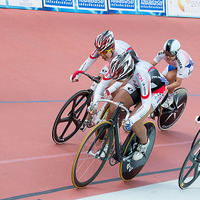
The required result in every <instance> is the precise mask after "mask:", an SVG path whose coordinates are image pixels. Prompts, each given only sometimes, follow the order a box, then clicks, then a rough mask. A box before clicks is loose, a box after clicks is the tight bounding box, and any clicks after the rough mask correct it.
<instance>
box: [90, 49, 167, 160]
mask: <svg viewBox="0 0 200 200" xmlns="http://www.w3.org/2000/svg"><path fill="white" fill-rule="evenodd" d="M112 79H114V80H116V81H124V80H126V79H128V82H127V84H126V85H125V86H124V87H123V88H122V89H121V90H119V92H118V93H117V94H116V96H115V97H114V100H113V101H115V102H123V104H124V106H125V107H127V108H128V109H129V108H130V107H131V106H133V105H136V106H135V109H134V110H133V111H132V113H131V115H130V118H129V119H128V120H127V121H123V123H122V127H123V128H124V130H125V131H127V132H128V131H130V130H131V129H132V130H133V131H134V132H135V134H136V135H137V136H138V137H139V139H140V144H139V145H138V147H137V150H136V152H135V153H134V155H133V159H134V160H140V159H141V158H142V157H143V156H144V155H145V153H146V150H147V147H148V145H149V143H150V141H149V139H148V138H147V131H146V128H145V126H144V124H143V122H144V120H145V119H146V118H147V117H148V115H149V114H150V113H151V112H153V110H154V109H156V107H157V106H158V105H159V103H161V101H162V99H163V98H164V93H165V78H164V76H162V74H161V73H159V72H158V70H157V69H156V68H155V67H153V66H152V65H151V64H150V63H148V62H146V61H143V60H138V61H136V62H134V60H133V59H132V58H131V55H130V54H129V53H128V52H127V53H123V54H121V55H118V56H117V57H115V58H114V59H113V60H112V62H111V64H110V69H109V72H108V73H107V74H106V75H105V76H104V77H103V79H102V81H101V82H100V83H99V84H98V86H97V88H96V90H95V92H94V98H93V102H91V104H90V106H89V107H88V110H89V112H90V113H91V114H94V113H95V112H96V111H97V107H98V100H99V99H100V98H101V97H102V95H103V91H104V89H105V88H106V87H107V86H108V84H109V82H110V81H111V80H112ZM115 109H116V107H115V105H113V104H111V105H110V108H109V112H108V116H107V120H109V119H110V118H111V117H112V115H113V113H114V111H115Z"/></svg>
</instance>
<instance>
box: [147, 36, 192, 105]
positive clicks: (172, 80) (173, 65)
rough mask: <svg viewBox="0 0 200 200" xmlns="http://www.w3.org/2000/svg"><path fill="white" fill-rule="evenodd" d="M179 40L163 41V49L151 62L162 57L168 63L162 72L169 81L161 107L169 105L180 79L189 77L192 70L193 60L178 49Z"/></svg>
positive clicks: (179, 46)
mask: <svg viewBox="0 0 200 200" xmlns="http://www.w3.org/2000/svg"><path fill="white" fill-rule="evenodd" d="M180 48H181V45H180V42H179V41H178V40H176V39H170V40H168V41H166V42H165V44H164V47H163V50H161V51H160V52H159V53H158V54H157V56H156V57H155V58H154V60H153V61H152V62H151V64H152V65H154V66H155V65H156V64H157V63H159V62H160V61H161V60H162V59H164V60H165V61H166V62H167V63H168V64H169V65H168V66H167V67H166V68H165V69H164V71H163V72H162V74H163V75H164V76H165V77H166V79H167V80H168V81H169V85H168V86H167V89H168V98H167V100H166V101H165V103H164V104H162V106H163V107H165V108H166V107H169V106H170V105H171V104H172V103H173V92H174V90H175V88H177V87H179V86H180V85H181V83H182V80H183V79H185V78H187V77H189V76H190V75H191V74H192V71H193V67H194V66H193V65H194V63H193V61H192V58H191V57H190V55H189V54H188V53H187V52H186V51H184V50H182V49H180Z"/></svg>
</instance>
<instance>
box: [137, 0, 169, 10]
mask: <svg viewBox="0 0 200 200" xmlns="http://www.w3.org/2000/svg"><path fill="white" fill-rule="evenodd" d="M138 10H139V11H147V12H165V2H164V1H163V0H139V7H138Z"/></svg>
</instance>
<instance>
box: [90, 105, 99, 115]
mask: <svg viewBox="0 0 200 200" xmlns="http://www.w3.org/2000/svg"><path fill="white" fill-rule="evenodd" d="M97 108H98V103H93V102H91V103H90V106H88V108H87V110H88V112H89V113H90V114H91V115H94V114H97Z"/></svg>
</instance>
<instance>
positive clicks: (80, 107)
mask: <svg viewBox="0 0 200 200" xmlns="http://www.w3.org/2000/svg"><path fill="white" fill-rule="evenodd" d="M92 93H93V92H92V90H81V91H79V92H77V93H76V94H74V95H73V96H72V97H71V98H70V99H69V100H67V102H66V103H65V104H64V105H63V107H62V108H61V110H60V112H59V113H58V115H57V117H56V120H55V122H54V125H53V129H52V139H53V141H54V142H55V143H57V144H62V143H64V142H66V141H67V140H69V139H70V138H71V137H72V136H73V135H74V134H75V133H76V132H77V131H78V130H79V129H80V127H81V125H82V124H83V122H84V121H85V119H86V117H87V106H88V105H89V104H90V101H91V96H92Z"/></svg>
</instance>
